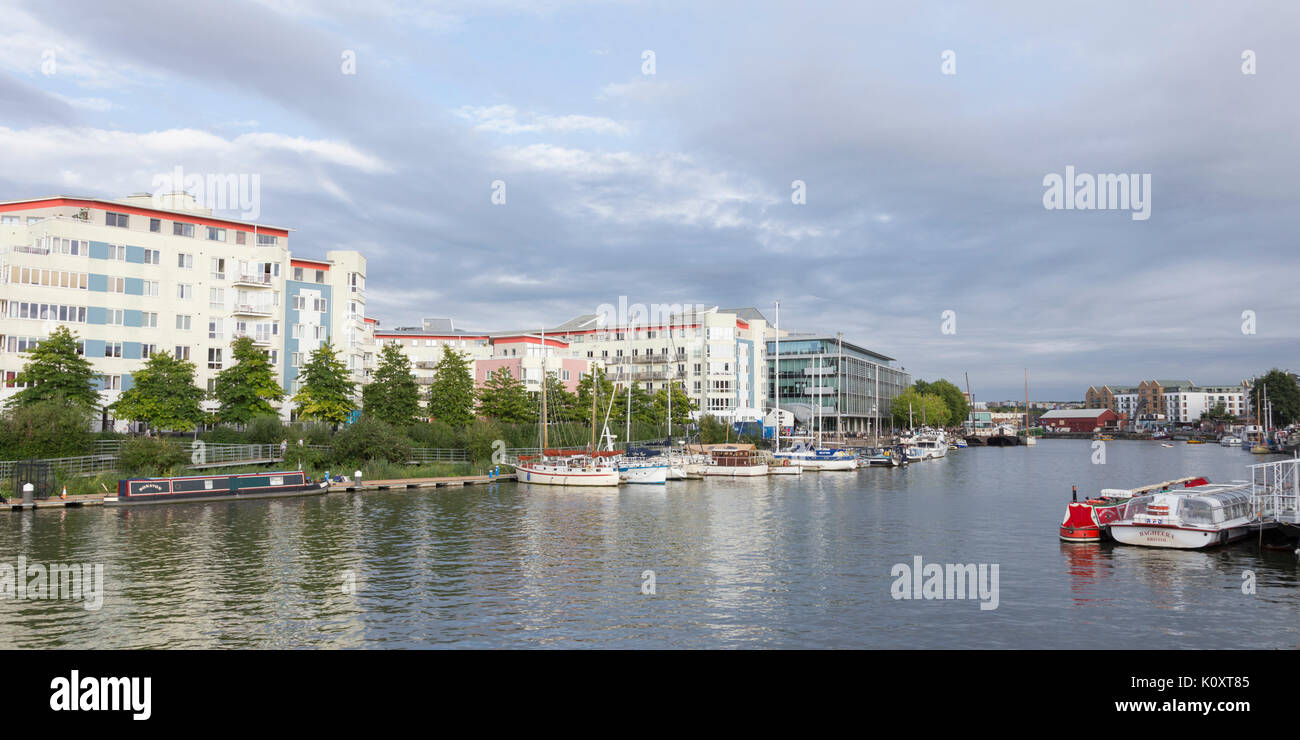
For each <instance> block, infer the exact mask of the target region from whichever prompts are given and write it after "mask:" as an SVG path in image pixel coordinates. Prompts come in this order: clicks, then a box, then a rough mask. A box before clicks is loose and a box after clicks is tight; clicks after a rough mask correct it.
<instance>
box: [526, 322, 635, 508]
mask: <svg viewBox="0 0 1300 740" xmlns="http://www.w3.org/2000/svg"><path fill="white" fill-rule="evenodd" d="M545 353H546V332H545V331H544V330H543V332H542V392H541V394H540V395H539V398H540V399H541V413H540V414H539V416H538V420H539V421H538V423H539V425H540V435H539V438H540V441H541V443H542V444H541V446H540V447H539V448H538V454H537V455H520V456H519V458H518V460H517V461H516V462H515V463H514V464H513V466H514V469H515V475H516V480H518V481H519V482H520V483H537V484H540V485H545V486H617V485H618V484H619V470H618V465H616V464H614V462H613V461H611V460H610V459H609V458H608V457H607V456H601V455H599V454H598V453H597V452H596V391H597V389H598V388H599V387H600V386H599V385H598V384H597V380H598V378H597V377H596V374H595V372H594V371H593V372H592V375H591V437H592V439H591V447H590V452H589V453H583V452H577V451H568V450H549V449H547V448H546V443H547V423H546V385H547V382H546V380H547V375H546V354H545Z"/></svg>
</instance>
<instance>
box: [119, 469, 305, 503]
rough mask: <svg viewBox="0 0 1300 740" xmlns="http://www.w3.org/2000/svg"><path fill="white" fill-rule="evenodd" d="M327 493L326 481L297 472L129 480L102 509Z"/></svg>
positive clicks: (122, 482) (120, 481) (120, 482)
mask: <svg viewBox="0 0 1300 740" xmlns="http://www.w3.org/2000/svg"><path fill="white" fill-rule="evenodd" d="M328 490H329V483H328V482H327V481H323V480H322V481H313V480H311V479H310V478H308V477H307V474H306V473H304V472H303V471H301V470H290V471H286V472H275V473H234V474H225V475H188V476H182V477H179V478H130V479H124V480H119V481H118V482H117V495H116V496H106V497H104V505H105V506H131V505H138V504H166V503H182V502H200V501H241V500H245V499H258V498H281V497H285V496H311V495H314V494H319V493H325V492H327V491H328Z"/></svg>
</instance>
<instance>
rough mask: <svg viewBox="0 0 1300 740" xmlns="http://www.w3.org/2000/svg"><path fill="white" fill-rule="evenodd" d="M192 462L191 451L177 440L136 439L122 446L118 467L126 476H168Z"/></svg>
mask: <svg viewBox="0 0 1300 740" xmlns="http://www.w3.org/2000/svg"><path fill="white" fill-rule="evenodd" d="M189 462H190V451H189V450H188V449H187V448H186V447H185V445H184V444H183V443H181V442H180V441H179V440H175V439H163V438H158V437H136V438H134V439H129V440H127V441H126V442H125V443H123V445H122V452H121V456H120V458H119V459H118V466H119V468H120V470H121V472H122V474H123V475H125V476H130V477H135V476H166V475H171V474H173V473H174V472H176V471H178V470H180V469H182V468H184V467H185V466H186V465H188V464H189Z"/></svg>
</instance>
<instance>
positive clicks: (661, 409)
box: [654, 383, 695, 429]
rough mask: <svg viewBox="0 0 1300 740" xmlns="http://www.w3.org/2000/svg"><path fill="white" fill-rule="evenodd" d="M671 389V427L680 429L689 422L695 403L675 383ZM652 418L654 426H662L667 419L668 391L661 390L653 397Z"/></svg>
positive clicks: (665, 389) (683, 389)
mask: <svg viewBox="0 0 1300 740" xmlns="http://www.w3.org/2000/svg"><path fill="white" fill-rule="evenodd" d="M672 387H673V427H674V428H676V429H681V428H682V427H683V426H685V425H686V424H689V423H690V421H691V411H692V410H693V409H694V408H695V402H694V401H692V400H691V397H690V396H688V395H686V388H684V387H683V386H681V385H678V384H677V383H673V384H672ZM654 418H655V423H656V424H663V423H665V420H666V419H667V418H668V389H667V388H661V389H659V390H658V391H655V395H654Z"/></svg>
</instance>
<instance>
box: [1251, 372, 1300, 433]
mask: <svg viewBox="0 0 1300 740" xmlns="http://www.w3.org/2000/svg"><path fill="white" fill-rule="evenodd" d="M1256 393H1259V406H1258V408H1259V412H1260V415H1261V417H1262V418H1263V420H1264V421H1267V420H1268V409H1267V408H1265V406H1264V401H1265V400H1268V402H1269V403H1271V404H1272V405H1273V424H1274V425H1275V426H1286V425H1287V424H1290V423H1292V422H1294V421H1296V420H1297V419H1300V385H1297V384H1296V379H1295V376H1293V375H1292V374H1291V373H1288V372H1286V371H1285V370H1279V369H1277V368H1273V369H1272V370H1269V371H1268V372H1267V373H1264V377H1262V378H1259V379H1257V380H1256V381H1255V384H1254V385H1253V386H1252V387H1251V389H1250V396H1249V403H1250V408H1249V410H1248V411H1247V415H1249V416H1253V415H1254V414H1255V409H1256V405H1255V402H1256V398H1255V395H1256Z"/></svg>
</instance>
